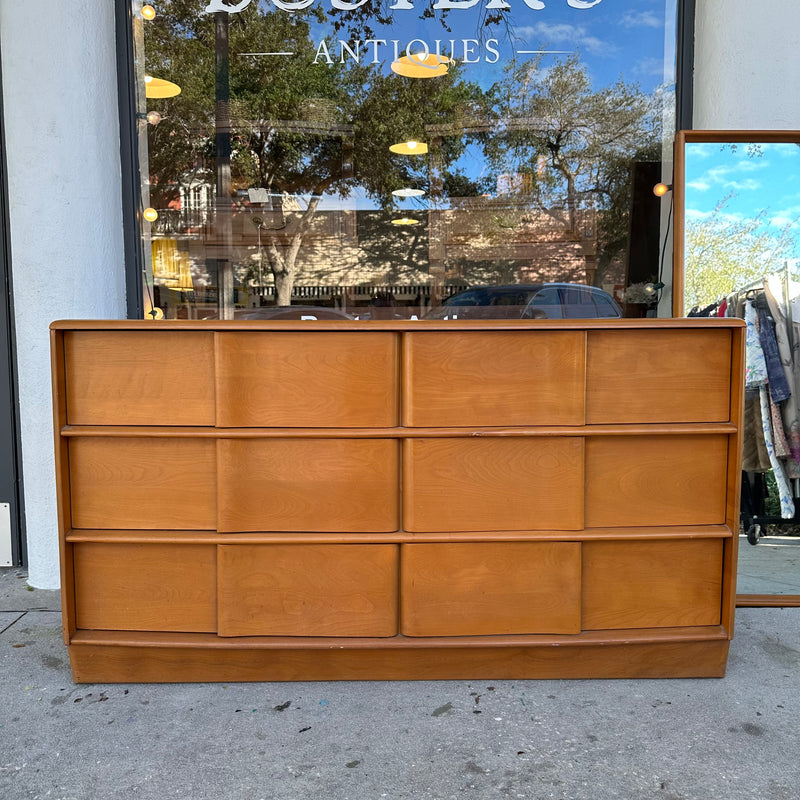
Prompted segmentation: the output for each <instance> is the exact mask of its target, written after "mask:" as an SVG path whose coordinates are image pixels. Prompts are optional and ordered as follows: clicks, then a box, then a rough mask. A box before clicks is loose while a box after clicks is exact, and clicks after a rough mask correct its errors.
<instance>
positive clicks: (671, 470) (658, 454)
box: [586, 435, 728, 528]
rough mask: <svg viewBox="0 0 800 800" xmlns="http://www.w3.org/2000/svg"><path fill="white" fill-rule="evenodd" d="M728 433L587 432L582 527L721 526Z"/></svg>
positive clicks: (722, 520) (724, 500)
mask: <svg viewBox="0 0 800 800" xmlns="http://www.w3.org/2000/svg"><path fill="white" fill-rule="evenodd" d="M727 476H728V437H727V436H724V435H696V436H682V435H679V436H663V435H662V436H658V435H652V436H590V437H587V440H586V527H587V528H602V527H637V526H651V525H655V526H658V525H721V524H723V523H724V522H725V514H726V498H727V481H728V477H727Z"/></svg>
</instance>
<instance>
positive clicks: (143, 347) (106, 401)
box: [64, 330, 214, 425]
mask: <svg viewBox="0 0 800 800" xmlns="http://www.w3.org/2000/svg"><path fill="white" fill-rule="evenodd" d="M64 362H65V364H64V367H65V370H66V373H67V375H69V376H70V377H72V376H75V377H74V378H73V379H71V380H68V381H67V385H66V413H67V422H68V423H69V424H70V425H213V424H214V334H213V333H211V332H204V331H174V330H163V331H91V330H90V331H67V332H66V333H65V335H64Z"/></svg>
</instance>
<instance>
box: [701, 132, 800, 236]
mask: <svg viewBox="0 0 800 800" xmlns="http://www.w3.org/2000/svg"><path fill="white" fill-rule="evenodd" d="M798 175H800V147H798V146H797V145H796V144H793V143H790V142H786V143H762V144H759V145H756V146H753V147H749V146H748V145H747V144H738V145H737V146H736V147H731V145H721V144H719V143H699V142H688V143H687V144H686V219H687V221H691V220H703V219H708V218H709V217H710V216H711V215H712V214H713V212H714V209H715V208H716V207H717V205H718V204H719V203H721V202H723V201H724V203H725V205H724V208H723V209H722V210H721V212H720V213H721V215H722V217H723V219H730V220H744V219H750V218H753V217H756V216H758V215H759V214H761V213H763V214H764V220H765V224H766V225H769V226H772V227H773V228H775V229H776V231H777V229H781V228H785V227H787V226H791V227H792V229H793V230H795V231H797V232H798V233H799V234H800V183H798V180H797V176H798Z"/></svg>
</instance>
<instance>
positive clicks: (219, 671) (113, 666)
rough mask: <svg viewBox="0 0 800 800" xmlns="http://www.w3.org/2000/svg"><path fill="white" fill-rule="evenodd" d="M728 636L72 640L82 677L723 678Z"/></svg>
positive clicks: (76, 676)
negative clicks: (278, 642) (295, 642)
mask: <svg viewBox="0 0 800 800" xmlns="http://www.w3.org/2000/svg"><path fill="white" fill-rule="evenodd" d="M729 645H730V642H729V640H728V639H727V638H714V639H710V640H702V639H700V640H692V641H645V642H619V643H618V642H614V643H605V644H603V643H597V644H587V643H581V644H575V645H570V644H558V645H553V644H531V645H524V644H520V645H508V646H496V645H494V646H481V645H479V644H470V645H468V646H446V647H427V646H419V645H414V646H410V647H400V646H396V645H395V646H381V645H380V644H376V645H374V646H372V647H369V648H365V647H358V648H352V649H349V648H346V647H340V646H335V647H328V648H319V647H302V646H300V647H294V648H293V647H285V646H281V647H268V646H264V647H260V646H241V645H236V644H233V643H232V644H230V645H223V646H219V645H217V646H213V647H209V646H203V645H181V646H170V645H169V644H167V643H163V644H159V645H158V646H151V645H148V644H128V645H126V644H102V643H88V642H81V643H73V644H71V645H70V646H69V656H70V663H71V665H72V675H73V680H74V681H75V683H194V682H217V681H224V682H236V681H353V680H363V681H367V680H369V681H371V680H397V681H408V680H477V679H484V680H523V679H592V678H594V679H606V678H722V677H724V675H725V665H726V662H727V657H728V648H729Z"/></svg>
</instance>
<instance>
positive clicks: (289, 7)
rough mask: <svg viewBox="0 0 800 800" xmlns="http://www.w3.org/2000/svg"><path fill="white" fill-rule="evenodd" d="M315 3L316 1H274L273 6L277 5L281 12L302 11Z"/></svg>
mask: <svg viewBox="0 0 800 800" xmlns="http://www.w3.org/2000/svg"><path fill="white" fill-rule="evenodd" d="M313 2H314V0H296V2H294V3H287V2H286V0H272V3H273V5H276V6H277V7H278V8H279V9H281V11H302V10H303V9H304V8H308V7H309V6H310V5H311V4H312V3H313Z"/></svg>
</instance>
